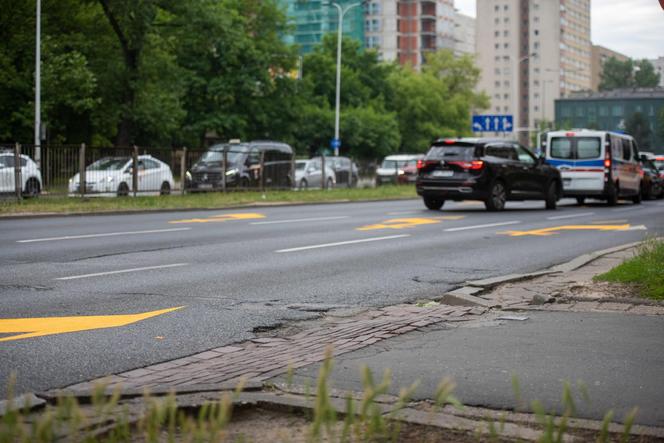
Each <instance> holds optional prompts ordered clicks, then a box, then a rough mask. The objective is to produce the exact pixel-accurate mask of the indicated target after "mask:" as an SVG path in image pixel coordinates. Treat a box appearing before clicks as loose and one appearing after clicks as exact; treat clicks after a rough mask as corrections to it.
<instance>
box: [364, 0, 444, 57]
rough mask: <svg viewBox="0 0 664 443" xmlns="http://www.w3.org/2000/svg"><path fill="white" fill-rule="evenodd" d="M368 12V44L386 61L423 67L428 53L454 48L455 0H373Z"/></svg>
mask: <svg viewBox="0 0 664 443" xmlns="http://www.w3.org/2000/svg"><path fill="white" fill-rule="evenodd" d="M365 14H366V15H365V38H366V47H367V48H374V49H376V50H377V51H378V54H379V55H380V57H381V59H382V60H386V61H393V60H397V61H398V62H399V63H401V64H406V63H409V64H411V65H413V66H414V67H416V68H419V67H420V66H421V65H422V63H423V62H424V59H425V57H426V54H427V52H433V51H436V50H438V49H443V48H447V49H454V0H371V1H369V2H368V3H367V4H366V6H365Z"/></svg>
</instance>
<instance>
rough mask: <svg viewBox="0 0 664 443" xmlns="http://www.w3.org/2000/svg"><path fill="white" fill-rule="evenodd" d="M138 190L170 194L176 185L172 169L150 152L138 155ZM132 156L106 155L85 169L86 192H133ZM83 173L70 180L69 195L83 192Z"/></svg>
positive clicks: (144, 192) (125, 194) (123, 194)
mask: <svg viewBox="0 0 664 443" xmlns="http://www.w3.org/2000/svg"><path fill="white" fill-rule="evenodd" d="M137 166H138V189H137V190H138V192H139V193H141V194H146V193H150V194H156V193H159V194H161V195H167V194H170V193H171V189H173V187H174V182H173V173H172V172H171V168H170V167H169V166H168V165H167V164H166V163H164V162H162V161H161V160H158V159H156V158H154V157H152V156H151V155H139V156H138V161H137ZM132 172H133V171H132V159H131V157H104V158H102V159H99V160H97V161H96V162H94V163H92V164H91V165H90V166H88V167H87V168H86V169H85V193H86V194H100V195H117V196H118V197H122V196H127V195H130V194H131V193H132V175H133V174H132ZM80 180H81V179H80V174H76V175H75V176H73V177H72V178H71V179H69V194H71V195H77V194H80V192H81V183H80Z"/></svg>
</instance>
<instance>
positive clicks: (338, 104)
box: [328, 1, 364, 157]
mask: <svg viewBox="0 0 664 443" xmlns="http://www.w3.org/2000/svg"><path fill="white" fill-rule="evenodd" d="M363 3H364V1H361V2H358V3H353V4H351V5H348V6H346V8H343V7H342V6H341V5H340V4H338V3H335V2H332V3H328V5H332V6H334V7H335V8H337V11H338V12H339V20H338V25H337V27H338V30H337V88H336V107H335V113H334V140H335V144H334V156H335V157H338V156H339V146H340V140H339V119H340V114H341V43H342V36H343V27H344V16H345V15H346V13H347V12H348V11H350V10H351V9H353V8H355V7H357V6H361V5H362V4H363Z"/></svg>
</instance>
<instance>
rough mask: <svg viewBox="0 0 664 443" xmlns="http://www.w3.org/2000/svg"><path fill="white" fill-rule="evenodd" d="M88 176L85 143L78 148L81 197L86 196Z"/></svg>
mask: <svg viewBox="0 0 664 443" xmlns="http://www.w3.org/2000/svg"><path fill="white" fill-rule="evenodd" d="M86 188H87V177H86V176H85V143H81V147H80V148H79V149H78V190H79V193H80V194H81V197H84V196H85V191H86Z"/></svg>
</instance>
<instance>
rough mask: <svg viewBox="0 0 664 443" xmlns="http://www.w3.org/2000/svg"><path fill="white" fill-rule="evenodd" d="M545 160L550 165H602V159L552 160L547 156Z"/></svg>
mask: <svg viewBox="0 0 664 443" xmlns="http://www.w3.org/2000/svg"><path fill="white" fill-rule="evenodd" d="M546 162H547V163H548V164H550V165H551V166H600V167H603V166H604V160H554V159H552V158H547V159H546Z"/></svg>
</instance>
